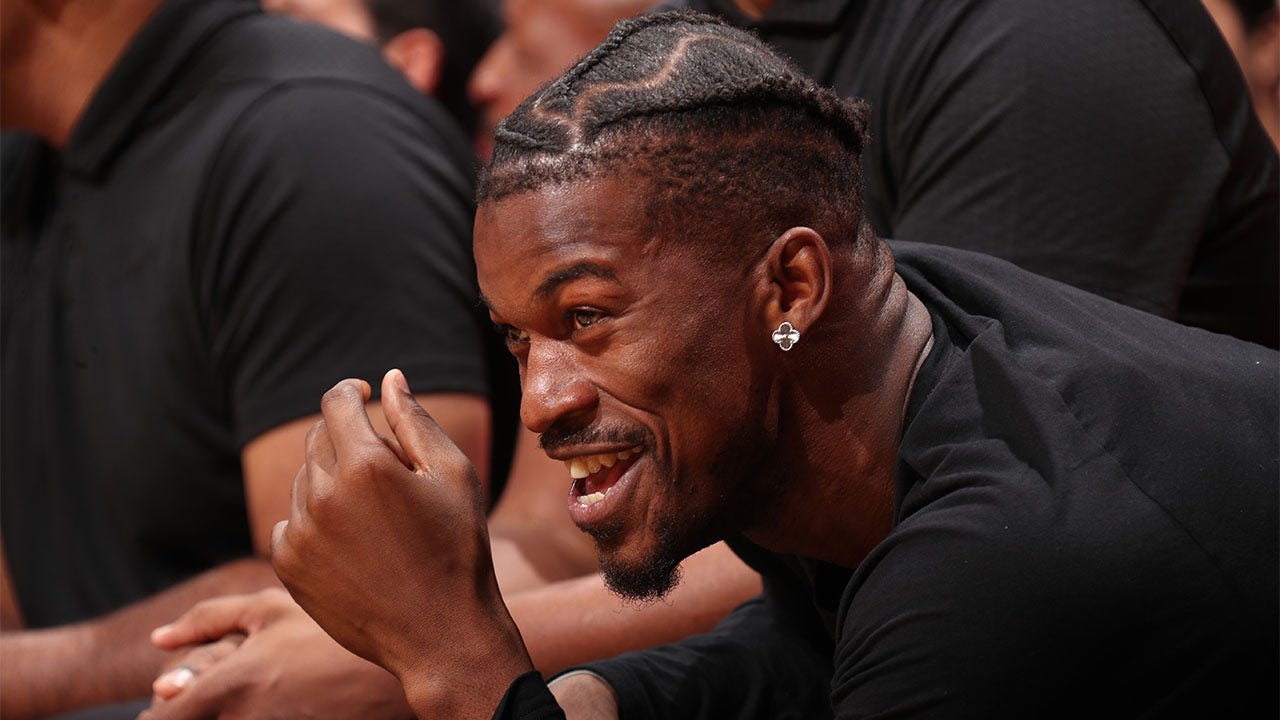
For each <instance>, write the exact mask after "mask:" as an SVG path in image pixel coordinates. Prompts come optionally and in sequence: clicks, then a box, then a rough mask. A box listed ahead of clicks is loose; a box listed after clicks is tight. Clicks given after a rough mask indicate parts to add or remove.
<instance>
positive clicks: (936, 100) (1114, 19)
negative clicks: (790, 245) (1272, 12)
mask: <svg viewBox="0 0 1280 720" xmlns="http://www.w3.org/2000/svg"><path fill="white" fill-rule="evenodd" d="M689 5H690V6H692V7H693V8H695V9H699V10H704V11H710V12H715V13H718V14H720V15H723V16H725V17H726V18H728V19H729V20H730V21H732V22H734V23H735V24H739V25H742V26H745V27H751V28H755V29H756V30H757V31H758V32H759V33H760V34H761V36H762V37H763V38H764V39H765V40H767V41H768V42H770V43H771V44H772V45H774V46H775V47H777V48H778V49H779V50H781V51H782V52H783V53H785V54H787V55H789V56H790V57H792V58H793V59H794V60H795V61H796V62H797V63H798V64H799V65H800V67H802V68H803V69H804V70H805V71H806V72H807V73H809V74H810V75H811V76H812V77H814V78H815V79H816V80H817V81H818V82H819V83H821V84H823V85H827V86H830V87H832V88H834V89H835V90H836V91H837V92H839V93H840V94H841V95H844V96H847V97H854V96H856V97H860V98H864V99H866V100H868V101H869V102H870V103H871V106H872V113H871V123H870V128H871V144H870V146H869V148H868V151H867V152H866V154H865V156H864V158H863V170H864V175H865V176H866V181H867V193H866V197H867V214H868V218H869V219H870V221H871V223H872V225H873V226H874V227H875V230H876V232H877V233H878V234H879V235H880V236H882V237H892V238H897V239H900V240H912V241H917V242H930V243H941V244H945V245H950V246H952V247H959V248H964V249H967V250H976V251H979V252H985V253H990V254H993V255H996V256H997V257H1002V258H1004V259H1006V260H1010V261H1012V262H1014V263H1015V264H1017V265H1019V266H1021V267H1024V268H1026V269H1028V270H1031V271H1033V272H1036V273H1039V274H1042V275H1046V276H1048V277H1051V278H1054V279H1057V280H1061V281H1063V282H1067V283H1070V284H1072V285H1075V286H1076V287H1080V288H1084V289H1086V290H1089V291H1091V292H1095V293H1098V294H1101V295H1103V296H1105V297H1109V298H1111V299H1112V300H1116V301H1118V302H1121V303H1124V304H1126V305H1130V306H1133V307H1136V308H1139V309H1141V310H1146V311H1148V312H1152V313H1155V314H1157V315H1160V316H1162V317H1168V318H1175V319H1177V320H1179V321H1180V322H1183V323H1187V324H1191V325H1196V326H1199V327H1204V328H1208V329H1210V330H1213V331H1215V332H1223V333H1228V334H1231V335H1235V336H1237V337H1241V338H1244V339H1246V340H1251V341H1254V342H1259V343H1262V344H1264V345H1267V346H1269V347H1276V346H1277V344H1278V343H1280V183H1278V181H1277V158H1276V151H1275V148H1274V147H1273V146H1272V145H1271V143H1270V142H1269V140H1268V139H1267V136H1266V134H1265V132H1264V131H1263V130H1262V128H1261V126H1260V124H1259V123H1258V121H1257V118H1256V117H1255V115H1254V112H1253V108H1252V106H1251V105H1250V102H1249V95H1248V91H1247V88H1246V86H1245V84H1244V81H1243V79H1242V78H1241V76H1240V71H1239V68H1238V67H1237V66H1236V63H1235V60H1234V58H1233V57H1232V55H1231V52H1230V50H1229V49H1228V47H1227V45H1226V43H1225V42H1224V41H1223V40H1222V38H1221V37H1220V36H1219V34H1218V32H1217V29H1216V27H1215V26H1214V24H1213V21H1212V19H1211V18H1210V17H1209V15H1208V13H1207V12H1206V11H1205V10H1204V8H1203V7H1202V6H1201V4H1200V2H1198V1H1197V0H1120V1H1117V0H1073V1H1072V2H1058V1H1051V0H956V1H947V2H938V1H937V0H805V1H800V0H778V2H777V3H776V4H775V5H774V6H773V7H772V8H771V9H770V11H769V12H768V13H766V15H765V17H764V18H763V19H762V20H760V21H751V20H749V19H747V18H746V17H745V16H743V15H742V14H741V13H740V12H739V11H738V10H737V9H736V8H735V7H734V3H733V0H689Z"/></svg>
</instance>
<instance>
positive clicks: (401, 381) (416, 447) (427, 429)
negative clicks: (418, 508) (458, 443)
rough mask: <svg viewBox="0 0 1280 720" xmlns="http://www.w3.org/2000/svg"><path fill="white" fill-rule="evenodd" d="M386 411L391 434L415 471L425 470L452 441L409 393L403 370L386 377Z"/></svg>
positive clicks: (384, 378)
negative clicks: (433, 458)
mask: <svg viewBox="0 0 1280 720" xmlns="http://www.w3.org/2000/svg"><path fill="white" fill-rule="evenodd" d="M382 408H383V413H384V414H385V415H386V418H387V424H388V425H390V426H391V432H392V433H393V434H394V435H395V438H396V441H397V442H399V443H400V447H401V448H402V449H403V451H404V455H405V457H406V458H407V459H408V460H409V463H410V464H411V465H412V466H413V468H414V469H415V470H425V469H427V468H428V467H429V466H430V465H431V458H432V457H433V456H434V455H435V454H436V453H438V452H439V451H440V449H441V447H442V443H444V445H443V447H450V440H449V438H448V436H447V435H445V433H444V431H443V430H441V429H440V426H439V425H437V424H436V421H435V419H433V418H432V417H431V415H430V413H428V412H427V411H426V410H424V409H423V408H422V406H421V405H419V404H418V401H417V399H416V398H414V397H413V393H412V392H410V390H409V382H408V381H407V380H405V378H404V373H403V372H401V371H400V370H390V371H388V372H387V374H386V375H385V376H384V377H383V378H382Z"/></svg>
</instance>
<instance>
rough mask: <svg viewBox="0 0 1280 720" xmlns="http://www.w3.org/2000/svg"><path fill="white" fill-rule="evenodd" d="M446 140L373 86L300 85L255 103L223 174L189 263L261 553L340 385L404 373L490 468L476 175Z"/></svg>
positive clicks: (217, 174) (233, 137) (232, 140)
mask: <svg viewBox="0 0 1280 720" xmlns="http://www.w3.org/2000/svg"><path fill="white" fill-rule="evenodd" d="M443 142H444V136H443V135H441V134H440V133H437V132H435V128H434V127H433V126H432V125H431V123H430V122H428V121H427V120H426V119H424V116H420V115H419V114H417V113H415V112H413V111H411V110H409V109H407V108H406V107H404V106H403V105H401V104H398V103H397V102H394V101H390V100H388V99H387V98H385V97H382V96H380V95H378V94H377V91H373V90H370V89H369V88H364V87H362V86H357V85H343V84H324V85H321V84H306V83H297V84H293V85H290V86H287V87H284V88H282V89H277V90H276V91H274V92H272V93H270V94H267V95H265V96H263V97H261V98H259V99H258V100H257V102H256V103H254V104H253V105H252V106H251V107H249V108H248V109H247V110H246V111H245V112H244V113H243V115H242V116H241V118H240V119H239V121H238V123H237V124H236V126H235V127H234V128H233V129H232V131H231V132H230V133H229V135H228V137H227V139H226V141H225V143H224V145H223V147H222V148H221V150H220V152H219V156H218V160H217V161H216V162H215V163H214V165H213V167H212V170H211V172H210V174H209V179H208V180H207V186H206V188H205V192H204V193H203V194H202V197H203V198H205V199H204V201H203V205H202V207H201V208H200V210H199V211H198V215H197V237H196V242H195V250H194V253H195V257H194V258H193V272H195V273H197V274H198V277H196V279H195V284H196V287H197V288H198V292H199V296H198V302H199V307H200V311H201V313H202V316H203V320H204V323H205V334H206V336H207V338H208V339H207V342H208V346H209V362H210V365H211V367H212V370H213V372H214V373H215V374H216V376H217V378H218V381H219V383H220V385H221V387H222V390H223V394H224V396H225V397H226V398H227V400H226V402H227V414H228V416H229V423H230V426H231V434H232V441H233V442H235V443H237V445H238V446H239V447H240V448H241V460H242V466H243V473H244V479H245V490H246V496H247V501H248V512H249V514H250V520H251V524H252V528H253V538H254V546H255V548H256V549H257V550H258V551H259V552H265V551H266V548H267V546H268V544H269V541H270V530H271V526H272V525H273V524H274V523H275V522H277V521H278V520H281V519H283V518H284V517H285V516H286V515H287V511H288V489H289V487H290V486H291V484H292V480H293V477H294V474H295V473H296V472H297V471H298V468H299V467H300V466H301V465H302V461H303V453H304V439H305V437H306V433H307V431H308V430H309V428H310V427H311V425H312V424H313V422H314V420H315V419H316V417H315V412H316V408H317V406H318V402H319V398H320V397H321V395H322V394H323V393H324V392H325V391H326V390H328V389H329V388H330V387H332V386H333V384H334V383H336V382H337V381H339V380H341V379H343V378H347V377H362V378H366V379H370V380H373V379H376V378H379V377H381V376H382V374H383V373H384V372H386V370H388V369H389V368H392V367H397V368H400V369H401V370H403V371H404V373H405V376H406V377H407V378H408V379H409V382H410V383H412V388H413V391H414V393H415V394H416V395H417V396H419V397H420V398H421V399H422V404H423V406H424V407H426V408H427V409H428V411H430V412H432V413H433V414H435V415H436V417H437V420H438V421H439V422H440V424H441V425H442V426H443V427H444V428H445V430H446V432H448V433H449V434H450V437H452V438H453V439H454V441H455V442H456V443H458V444H459V445H460V446H462V448H463V450H464V451H465V452H466V453H467V454H468V456H469V457H471V458H472V459H473V461H474V462H476V463H477V469H478V470H479V471H480V473H481V476H482V477H487V475H486V470H487V464H488V461H487V456H486V455H485V452H486V451H485V449H484V448H487V445H488V442H489V441H488V434H489V429H488V426H487V423H488V404H487V401H486V400H485V399H484V398H485V396H486V393H487V391H488V383H487V380H486V372H485V357H484V351H483V345H482V343H483V325H482V322H481V317H480V313H479V310H478V304H477V302H478V295H477V293H476V290H475V285H474V282H475V280H474V278H475V270H474V266H473V264H472V261H471V257H470V250H469V249H470V229H471V214H472V206H471V201H470V193H471V177H470V171H469V169H467V168H465V167H459V166H458V164H457V163H456V162H454V160H453V159H452V155H451V154H450V153H448V152H446V148H443V147H442V146H441V143H443ZM373 416H374V418H375V420H376V421H377V422H379V423H380V422H381V413H378V412H374V413H373Z"/></svg>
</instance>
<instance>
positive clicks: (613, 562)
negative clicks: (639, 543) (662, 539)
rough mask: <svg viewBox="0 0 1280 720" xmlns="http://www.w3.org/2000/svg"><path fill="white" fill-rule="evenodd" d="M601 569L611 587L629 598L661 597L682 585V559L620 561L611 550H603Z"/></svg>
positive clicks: (639, 599)
mask: <svg viewBox="0 0 1280 720" xmlns="http://www.w3.org/2000/svg"><path fill="white" fill-rule="evenodd" d="M600 572H601V574H603V575H604V583H605V585H607V586H608V588H609V590H611V591H613V592H614V593H615V594H617V595H620V596H621V597H623V598H626V599H627V600H636V601H639V602H648V601H653V600H661V599H662V598H664V597H666V596H667V594H668V593H670V592H671V591H672V590H673V589H674V588H675V587H676V585H679V584H680V560H675V561H670V560H659V559H657V558H653V559H650V560H648V561H646V562H643V563H639V564H636V563H626V562H621V561H619V560H618V559H617V558H616V556H615V555H613V554H612V553H605V552H601V554H600Z"/></svg>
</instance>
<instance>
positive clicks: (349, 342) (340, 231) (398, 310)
mask: <svg viewBox="0 0 1280 720" xmlns="http://www.w3.org/2000/svg"><path fill="white" fill-rule="evenodd" d="M7 149H8V143H7V144H6V150H7ZM5 160H6V161H5V173H6V176H5V201H6V207H5V228H4V230H5V232H4V236H3V258H2V259H0V271H2V272H3V282H0V289H2V292H3V303H2V305H3V325H2V329H3V373H2V377H3V389H2V391H0V403H2V405H3V416H2V423H0V440H2V443H3V447H2V449H0V457H2V463H3V465H2V467H3V475H2V477H3V484H2V485H0V488H2V490H0V500H2V503H0V518H2V520H3V522H2V527H3V534H4V549H5V553H6V555H7V557H8V559H9V562H10V568H11V570H12V573H13V577H14V581H15V587H16V590H17V594H18V598H19V601H20V604H21V607H22V611H23V614H24V616H25V619H26V621H27V623H28V624H29V625H30V626H33V627H40V626H48V625H56V624H61V623H66V622H70V621H75V620H80V619H83V618H87V617H91V616H94V615H98V614H101V613H104V612H107V611H109V610H111V609H113V608H116V607H119V606H121V605H123V604H125V603H128V602H130V601H133V600H137V599H139V598H141V597H144V596H147V595H150V594H152V593H154V592H156V591H158V590H160V589H161V588H164V587H166V586H168V585H170V584H173V583H175V582H177V581H179V580H182V579H183V578H186V577H188V576H190V575H193V574H195V573H198V572H200V571H202V570H205V569H207V568H210V567H212V566H215V565H217V564H219V563H221V562H224V561H227V560H230V559H232V558H236V557H240V556H245V555H249V554H251V552H252V547H251V543H250V537H249V528H248V524H247V520H246V503H245V494H244V488H243V479H242V476H241V468H240V461H239V458H240V452H241V450H242V449H243V448H244V447H245V445H246V444H247V443H248V442H250V441H251V440H253V439H254V438H255V437H257V436H259V435H261V434H262V433H263V432H265V431H268V430H270V429H272V428H274V427H276V426H279V425H281V424H282V423H285V422H288V421H290V420H293V419H296V418H299V417H303V416H306V415H309V414H312V413H315V412H318V410H319V400H320V396H321V395H322V394H323V393H324V391H325V390H326V389H328V388H329V387H331V386H332V385H333V383H335V382H336V381H338V380H340V379H342V378H344V377H352V376H354V377H363V378H366V379H368V380H370V381H372V382H373V383H374V385H375V388H376V386H377V381H378V380H379V378H380V377H381V375H382V373H383V372H385V371H386V370H387V369H389V368H391V367H401V368H404V370H405V372H406V374H407V376H408V378H409V380H410V382H412V383H413V384H414V390H415V391H417V392H465V393H484V392H486V383H485V368H484V362H483V357H482V351H481V345H482V336H481V330H480V329H479V327H480V326H479V325H478V322H477V307H476V305H477V303H476V291H475V288H474V269H473V266H472V261H471V255H470V232H471V219H472V212H473V208H472V193H473V189H472V188H473V177H472V173H473V168H472V166H471V160H470V151H469V144H468V142H467V139H466V137H465V136H464V134H463V133H462V132H461V130H459V129H458V128H456V127H454V126H453V125H452V124H451V121H450V120H449V118H448V116H447V115H446V114H445V113H444V112H443V111H442V110H441V109H440V108H439V107H438V106H437V105H435V104H434V102H433V101H430V100H428V99H426V98H423V97H421V96H420V95H418V94H417V93H416V92H414V91H413V90H412V89H411V88H410V87H409V86H408V85H407V84H406V83H405V82H404V81H403V79H402V78H401V77H400V75H399V74H398V73H396V72H395V71H394V70H392V69H391V68H389V67H387V66H386V64H385V63H384V62H383V60H382V59H381V57H380V56H379V55H378V53H377V51H376V50H375V49H373V48H370V47H366V46H364V45H362V44H360V43H357V42H354V41H351V40H348V39H346V38H343V37H341V36H339V35H337V34H335V33H332V32H330V31H327V30H323V29H321V28H318V27H311V26H304V25H301V24H297V23H295V22H292V21H290V20H288V19H286V18H283V17H277V16H269V15H264V14H262V12H261V11H260V10H259V8H258V6H257V4H256V3H254V2H241V1H238V0H175V1H173V2H169V3H167V4H165V5H164V6H162V7H161V8H160V9H159V10H158V11H157V12H156V13H155V14H154V15H153V17H152V18H151V19H150V20H149V21H148V23H147V24H146V26H145V27H144V28H143V30H142V31H141V32H140V34H139V35H138V36H137V37H136V38H135V39H134V41H133V42H132V43H131V44H130V45H129V46H128V48H127V49H126V51H125V52H124V54H123V55H122V57H121V58H120V60H119V61H118V62H117V64H116V66H115V67H114V68H113V69H112V70H111V71H110V73H109V74H108V76H107V77H106V79H105V80H104V82H103V84H102V85H101V86H100V88H99V89H98V91H97V92H96V93H95V95H94V96H93V98H92V99H91V101H90V103H89V105H88V107H87V109H86V111H85V113H84V115H83V116H82V117H81V119H80V121H79V122H78V124H77V125H76V127H75V129H74V132H73V134H72V137H71V139H70V142H69V144H68V146H67V147H66V148H65V150H64V151H63V152H62V153H61V154H60V157H57V158H54V157H52V156H51V155H50V154H49V153H47V152H41V151H39V150H38V149H33V148H31V147H30V146H28V147H27V149H26V150H24V151H20V152H15V153H8V152H6V159H5ZM15 198H16V201H15V202H18V203H20V204H18V205H14V204H11V203H10V201H14V200H15Z"/></svg>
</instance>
